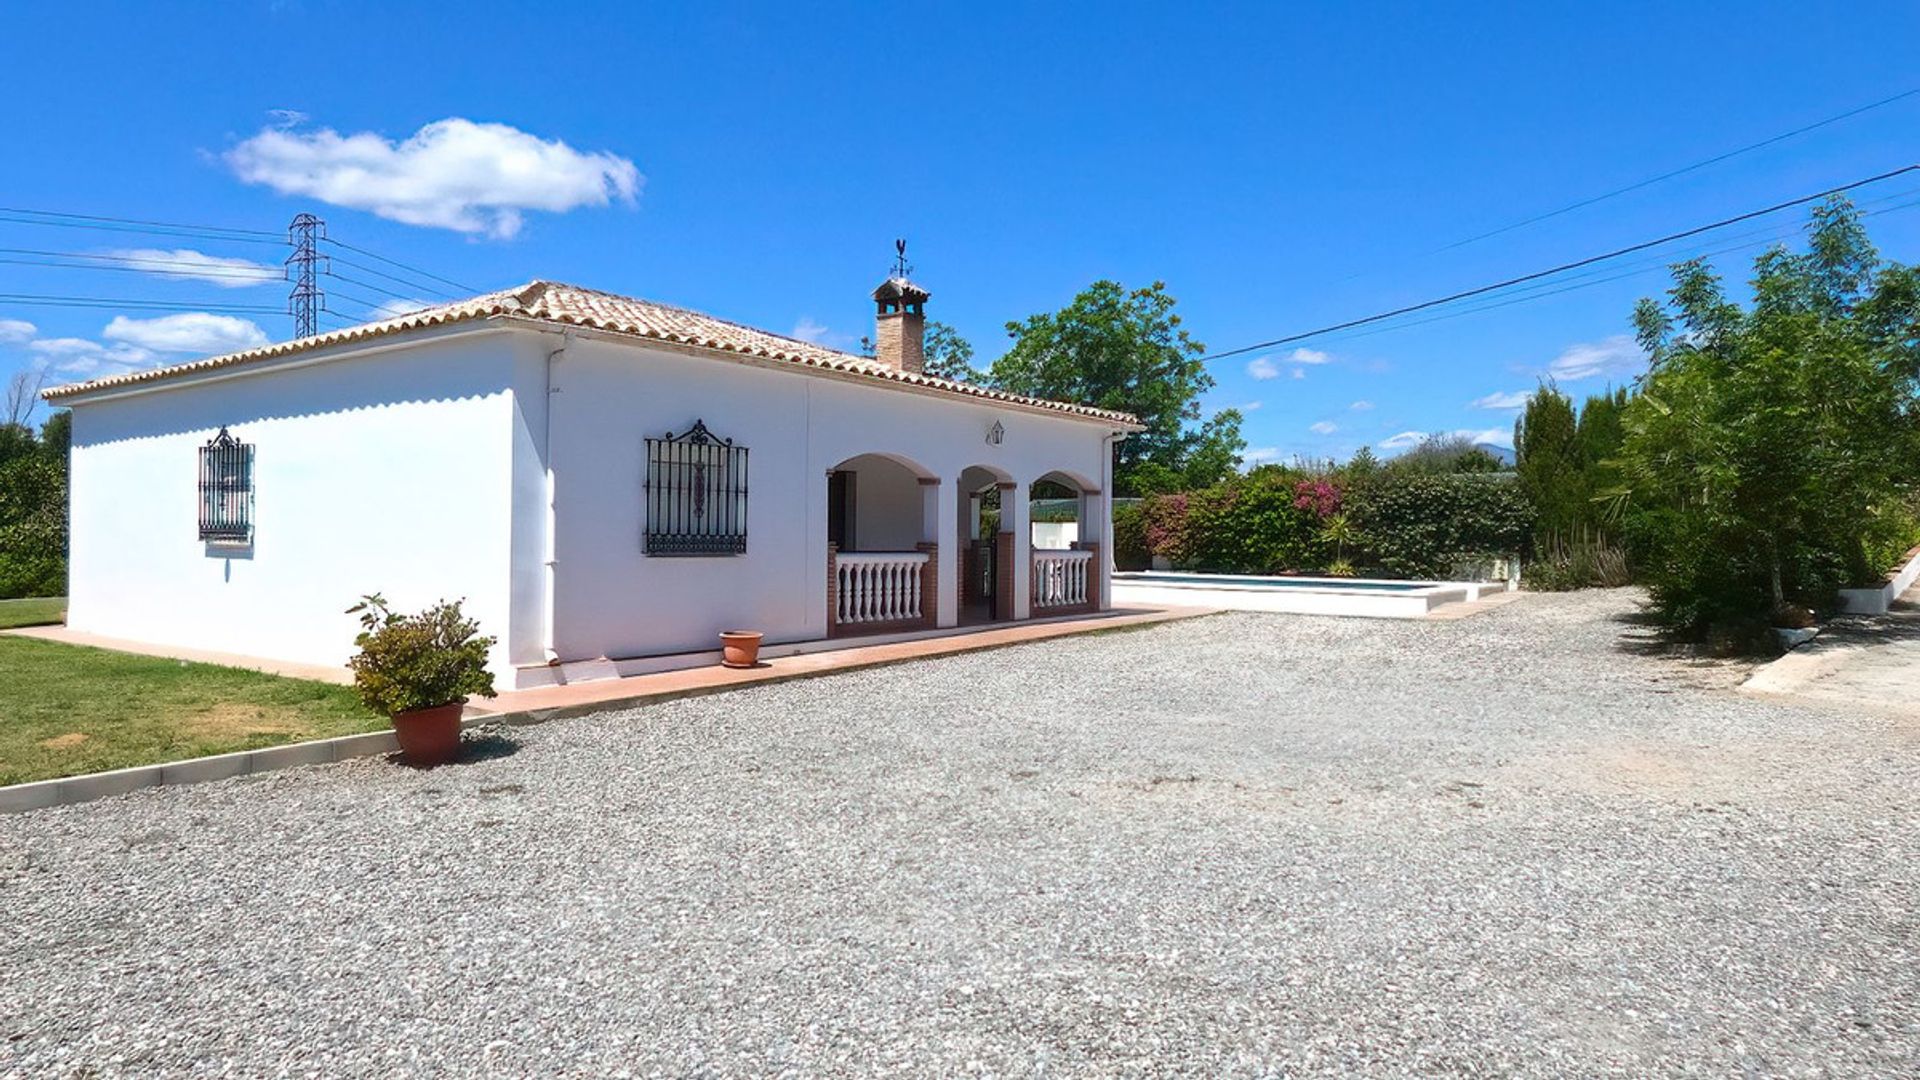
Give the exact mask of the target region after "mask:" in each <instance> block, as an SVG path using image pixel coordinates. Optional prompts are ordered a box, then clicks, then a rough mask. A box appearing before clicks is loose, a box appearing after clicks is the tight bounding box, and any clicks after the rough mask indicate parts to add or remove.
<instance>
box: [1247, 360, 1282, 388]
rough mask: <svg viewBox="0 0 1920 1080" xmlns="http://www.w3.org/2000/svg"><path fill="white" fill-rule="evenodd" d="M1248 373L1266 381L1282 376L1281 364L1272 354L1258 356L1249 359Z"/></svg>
mask: <svg viewBox="0 0 1920 1080" xmlns="http://www.w3.org/2000/svg"><path fill="white" fill-rule="evenodd" d="M1247 374H1248V375H1251V376H1253V377H1254V378H1256V379H1259V380H1260V381H1261V382H1265V381H1266V380H1268V379H1277V378H1279V377H1280V366H1279V365H1278V364H1275V363H1274V362H1273V357H1271V356H1256V357H1254V358H1253V359H1251V360H1249V361H1247Z"/></svg>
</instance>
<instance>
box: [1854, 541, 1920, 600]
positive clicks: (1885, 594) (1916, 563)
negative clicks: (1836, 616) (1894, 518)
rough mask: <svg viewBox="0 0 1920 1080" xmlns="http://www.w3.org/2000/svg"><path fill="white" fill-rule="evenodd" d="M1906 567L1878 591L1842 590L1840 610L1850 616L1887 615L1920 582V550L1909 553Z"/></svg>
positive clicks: (1896, 572) (1894, 574)
mask: <svg viewBox="0 0 1920 1080" xmlns="http://www.w3.org/2000/svg"><path fill="white" fill-rule="evenodd" d="M1907 556H1908V558H1907V562H1906V565H1904V566H1902V567H1900V568H1899V569H1898V570H1896V571H1894V572H1893V574H1892V575H1890V576H1889V577H1888V578H1887V583H1886V584H1885V585H1882V586H1880V587H1879V588H1877V589H1841V590H1840V610H1841V611H1844V612H1846V613H1848V614H1849V615H1885V614H1886V613H1887V611H1888V609H1889V608H1891V607H1893V602H1894V601H1895V600H1898V599H1899V598H1900V595H1901V594H1902V593H1904V592H1906V591H1907V590H1908V589H1911V588H1913V584H1914V582H1916V581H1920V548H1915V549H1913V550H1912V551H1910V552H1908V553H1907Z"/></svg>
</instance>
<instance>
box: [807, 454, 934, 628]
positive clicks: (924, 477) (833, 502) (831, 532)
mask: <svg viewBox="0 0 1920 1080" xmlns="http://www.w3.org/2000/svg"><path fill="white" fill-rule="evenodd" d="M826 482H827V563H828V566H827V632H828V633H829V634H830V635H835V636H840V635H847V634H881V633H893V632H899V631H903V630H919V629H932V628H933V627H935V626H937V625H939V607H940V604H939V588H938V583H939V577H938V570H939V563H940V559H939V550H940V545H939V540H938V530H939V525H938V521H939V504H938V492H939V488H940V478H939V477H938V476H936V475H934V473H933V472H932V471H930V470H928V469H927V468H925V467H924V466H922V465H920V464H919V463H918V462H915V461H913V460H912V459H910V458H906V457H902V456H900V455H897V454H886V453H868V454H858V455H855V456H854V457H850V458H848V459H846V460H845V461H842V462H841V463H840V464H838V465H835V466H834V467H833V468H831V469H829V470H827V478H826Z"/></svg>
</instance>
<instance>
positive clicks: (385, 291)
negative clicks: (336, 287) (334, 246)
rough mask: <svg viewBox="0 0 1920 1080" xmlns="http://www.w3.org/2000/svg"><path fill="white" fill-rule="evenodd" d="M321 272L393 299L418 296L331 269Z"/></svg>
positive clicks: (336, 279)
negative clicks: (395, 290) (398, 291)
mask: <svg viewBox="0 0 1920 1080" xmlns="http://www.w3.org/2000/svg"><path fill="white" fill-rule="evenodd" d="M321 273H323V274H325V275H326V276H328V277H330V278H332V279H334V280H335V281H344V282H346V283H347V284H349V285H358V286H360V287H361V288H363V289H372V290H373V291H374V292H377V293H379V294H381V295H382V296H391V297H393V298H394V299H395V300H407V301H412V300H416V299H418V297H413V296H408V295H407V294H406V293H397V292H394V291H393V290H392V289H387V288H382V287H381V286H379V285H375V284H374V283H373V282H371V281H361V280H360V279H359V278H350V277H348V276H346V275H345V274H336V273H334V272H333V271H331V270H322V271H321Z"/></svg>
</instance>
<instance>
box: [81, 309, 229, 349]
mask: <svg viewBox="0 0 1920 1080" xmlns="http://www.w3.org/2000/svg"><path fill="white" fill-rule="evenodd" d="M100 334H101V336H102V337H104V338H106V339H107V340H109V341H117V342H122V343H124V344H127V345H132V346H135V347H137V348H142V349H150V350H152V351H154V352H171V353H203V354H209V355H211V354H215V353H228V352H238V351H240V350H241V349H251V348H254V347H256V346H259V345H265V344H266V343H267V333H266V331H264V330H262V329H260V327H259V325H258V324H257V323H254V322H252V321H251V320H248V319H241V318H236V317H235V316H232V315H213V314H210V313H208V312H204V311H190V312H185V313H183V314H179V315H162V316H160V317H158V318H154V319H129V318H128V317H126V316H125V315H115V316H114V317H113V321H112V322H110V323H108V324H107V328H106V329H105V330H102V331H101V332H100Z"/></svg>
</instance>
